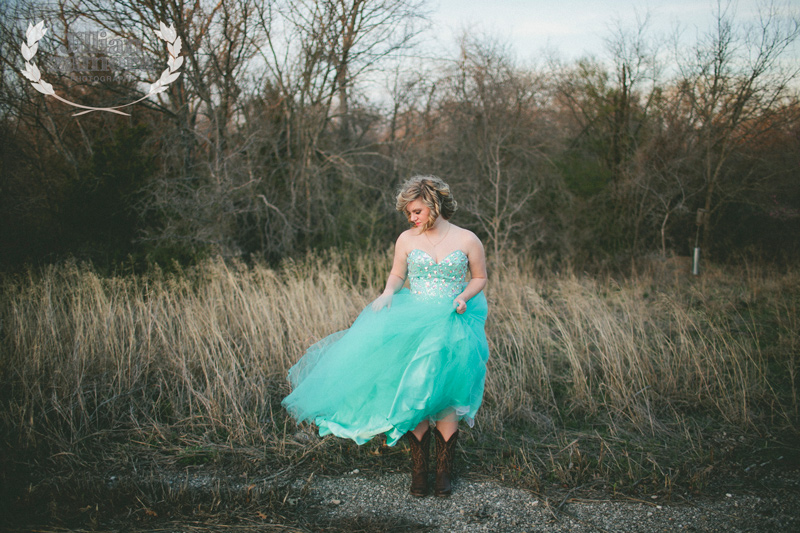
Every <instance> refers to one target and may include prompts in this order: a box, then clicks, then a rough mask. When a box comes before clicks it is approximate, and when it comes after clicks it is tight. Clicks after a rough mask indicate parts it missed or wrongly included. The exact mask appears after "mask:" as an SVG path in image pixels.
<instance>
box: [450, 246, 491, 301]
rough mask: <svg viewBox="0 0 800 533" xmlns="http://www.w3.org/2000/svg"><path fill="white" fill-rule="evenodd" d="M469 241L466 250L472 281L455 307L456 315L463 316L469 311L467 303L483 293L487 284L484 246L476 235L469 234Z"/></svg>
mask: <svg viewBox="0 0 800 533" xmlns="http://www.w3.org/2000/svg"><path fill="white" fill-rule="evenodd" d="M468 235H469V237H468V240H467V243H466V245H465V246H464V248H465V249H466V250H465V251H466V253H467V259H468V260H469V273H470V277H471V279H470V280H469V283H467V286H466V287H464V290H463V291H462V292H461V294H459V295H458V296H456V297H455V299H454V300H453V306H454V307H455V308H456V313H458V314H461V313H463V312H464V311H466V310H467V302H468V301H469V300H470V299H471V298H472V297H473V296H475V295H476V294H478V293H479V292H481V291H482V290H483V289H484V288H485V287H486V283H487V281H488V280H487V275H486V253H485V252H484V250H483V244H482V243H481V241H480V239H478V237H477V236H475V234H474V233H472V232H468Z"/></svg>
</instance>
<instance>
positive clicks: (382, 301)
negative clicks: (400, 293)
mask: <svg viewBox="0 0 800 533" xmlns="http://www.w3.org/2000/svg"><path fill="white" fill-rule="evenodd" d="M392 296H393V295H392V294H386V293H383V294H381V295H380V296H378V297H377V298H375V301H373V302H372V310H373V311H375V312H376V313H377V312H378V311H380V310H381V309H383V308H384V307H385V308H387V309H391V307H392Z"/></svg>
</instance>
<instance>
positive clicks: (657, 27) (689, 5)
mask: <svg viewBox="0 0 800 533" xmlns="http://www.w3.org/2000/svg"><path fill="white" fill-rule="evenodd" d="M758 3H759V2H758V1H757V0H738V2H735V6H736V20H737V21H743V22H744V21H755V20H757V13H758V9H757V5H758ZM780 3H784V4H786V0H783V2H780ZM788 3H789V4H790V5H793V6H794V8H798V7H800V1H798V0H790V1H789V2H788ZM715 5H716V1H715V0H661V1H657V0H430V7H431V9H432V10H433V12H432V19H433V23H434V34H435V35H437V36H438V39H439V40H440V41H441V45H442V46H446V47H448V48H449V47H452V46H454V44H453V43H454V42H455V35H456V34H458V33H460V32H461V31H463V29H464V28H467V29H469V30H470V31H479V32H487V33H489V34H491V35H494V36H500V37H501V38H502V39H505V40H507V41H508V43H509V44H510V45H511V46H512V48H513V51H514V53H515V54H516V56H517V58H518V59H519V60H521V61H523V62H528V61H532V60H535V58H536V57H538V56H541V54H542V52H543V51H544V50H545V49H551V50H556V51H557V52H558V53H559V54H560V56H561V57H562V58H563V59H565V60H570V59H575V58H577V57H580V56H584V55H587V54H593V55H597V56H601V55H602V54H603V53H604V51H603V46H604V45H603V38H604V37H607V36H608V35H609V34H610V31H611V30H610V29H609V28H611V27H613V26H614V25H615V22H616V21H619V22H621V23H622V25H623V27H626V28H627V27H630V28H631V29H635V28H636V27H637V26H638V25H637V23H636V20H637V14H638V16H639V18H644V16H645V15H647V14H648V13H649V17H650V25H649V27H650V31H651V32H652V35H654V36H662V37H666V36H667V35H668V34H670V33H671V32H672V30H673V28H674V27H675V25H680V27H681V28H683V30H684V32H683V35H684V39H685V40H687V41H688V42H689V43H693V42H695V37H696V35H697V34H698V33H703V32H704V31H706V30H707V29H708V28H709V27H710V25H711V23H712V21H713V13H714V6H715ZM799 49H800V43H795V46H794V47H793V50H792V54H793V56H794V57H796V58H797V57H798V50H799Z"/></svg>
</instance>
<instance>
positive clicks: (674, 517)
mask: <svg viewBox="0 0 800 533" xmlns="http://www.w3.org/2000/svg"><path fill="white" fill-rule="evenodd" d="M407 484H408V476H407V475H404V474H386V475H381V476H377V477H376V476H374V475H371V476H369V477H367V476H364V475H362V474H361V473H360V472H359V471H358V470H355V471H353V472H352V473H351V474H350V475H346V476H342V477H331V478H317V479H316V480H312V481H311V483H310V485H309V486H308V487H307V490H309V492H308V493H307V494H308V495H307V496H306V497H307V498H309V499H311V500H312V501H314V502H315V503H312V506H313V508H314V509H315V511H317V512H318V513H319V516H320V518H323V517H325V518H327V519H329V520H330V521H331V522H332V523H336V522H337V521H339V520H342V519H349V520H354V519H361V520H364V519H370V520H373V521H375V522H378V523H380V522H381V521H386V522H395V523H399V524H405V525H406V526H405V527H403V528H401V529H404V530H410V531H413V530H419V531H433V532H445V531H447V532H462V531H465V532H471V531H492V532H509V533H511V532H530V531H537V532H556V531H559V532H560V531H570V532H597V531H609V532H611V531H615V532H616V531H625V532H647V533H649V532H655V531H720V532H722V531H724V532H740V531H741V532H751V531H772V532H776V533H777V532H783V531H800V516H799V515H798V509H800V498H798V494H797V491H794V490H793V491H788V496H787V495H786V494H784V495H782V497H780V498H779V497H777V496H775V495H774V494H773V495H772V496H769V497H759V496H754V495H749V494H741V495H740V494H725V495H723V496H722V497H721V498H717V499H706V500H703V501H696V502H693V503H692V504H680V505H676V504H667V503H662V502H660V501H659V500H658V499H657V498H654V499H652V500H651V501H647V502H644V501H639V502H637V501H597V500H596V501H589V500H581V499H576V498H575V499H573V498H568V499H566V500H559V501H548V500H546V499H545V500H544V501H543V500H542V498H541V497H539V496H536V495H534V494H531V493H529V492H526V491H524V490H519V489H513V488H509V487H504V486H501V485H499V484H497V483H494V482H484V481H470V480H466V479H460V480H456V483H455V485H454V492H453V495H452V496H451V497H450V498H435V497H433V496H428V497H426V498H414V497H412V496H410V495H409V494H408V493H407V490H408V487H407Z"/></svg>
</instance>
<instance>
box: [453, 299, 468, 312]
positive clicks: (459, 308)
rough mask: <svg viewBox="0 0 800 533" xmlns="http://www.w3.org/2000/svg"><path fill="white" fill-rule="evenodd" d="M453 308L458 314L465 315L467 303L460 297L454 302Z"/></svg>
mask: <svg viewBox="0 0 800 533" xmlns="http://www.w3.org/2000/svg"><path fill="white" fill-rule="evenodd" d="M453 307H455V308H456V313H458V314H459V315H462V314H464V311H466V310H467V302H465V301H464V299H463V298H461V297H460V296H459V297H458V298H456V299H455V300H453Z"/></svg>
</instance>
